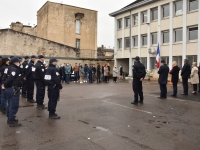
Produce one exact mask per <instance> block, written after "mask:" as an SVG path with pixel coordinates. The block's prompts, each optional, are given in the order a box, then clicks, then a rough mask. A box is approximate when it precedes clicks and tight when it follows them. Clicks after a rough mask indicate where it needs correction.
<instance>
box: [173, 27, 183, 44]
mask: <svg viewBox="0 0 200 150" xmlns="http://www.w3.org/2000/svg"><path fill="white" fill-rule="evenodd" d="M182 40H183V29H176V30H174V42H180V41H182Z"/></svg>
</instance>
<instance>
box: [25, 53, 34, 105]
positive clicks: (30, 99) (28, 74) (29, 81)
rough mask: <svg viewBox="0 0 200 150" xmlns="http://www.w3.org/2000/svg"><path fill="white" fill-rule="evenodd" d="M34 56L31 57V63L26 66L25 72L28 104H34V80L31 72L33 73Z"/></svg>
mask: <svg viewBox="0 0 200 150" xmlns="http://www.w3.org/2000/svg"><path fill="white" fill-rule="evenodd" d="M35 59H36V57H35V55H33V56H31V61H30V62H29V64H28V68H27V71H26V76H25V78H24V79H25V80H27V101H28V102H30V103H36V101H35V100H34V99H33V94H34V78H33V72H34V71H35V67H34V63H35Z"/></svg>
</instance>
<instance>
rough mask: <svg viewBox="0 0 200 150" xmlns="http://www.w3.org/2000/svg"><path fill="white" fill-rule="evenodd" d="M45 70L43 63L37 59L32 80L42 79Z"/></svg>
mask: <svg viewBox="0 0 200 150" xmlns="http://www.w3.org/2000/svg"><path fill="white" fill-rule="evenodd" d="M45 71H46V69H45V65H44V64H43V63H42V62H41V61H38V62H37V63H36V64H35V71H33V78H34V80H41V81H44V76H45Z"/></svg>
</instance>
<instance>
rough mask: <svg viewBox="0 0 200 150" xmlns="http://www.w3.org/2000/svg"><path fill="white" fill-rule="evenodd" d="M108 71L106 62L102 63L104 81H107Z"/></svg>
mask: <svg viewBox="0 0 200 150" xmlns="http://www.w3.org/2000/svg"><path fill="white" fill-rule="evenodd" d="M108 72H109V70H108V66H107V64H105V65H104V80H105V82H106V83H107V82H108Z"/></svg>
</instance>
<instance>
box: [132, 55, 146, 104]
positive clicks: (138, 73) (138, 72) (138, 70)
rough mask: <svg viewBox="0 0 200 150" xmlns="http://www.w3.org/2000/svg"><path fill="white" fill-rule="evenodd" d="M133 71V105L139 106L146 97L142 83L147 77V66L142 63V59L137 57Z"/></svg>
mask: <svg viewBox="0 0 200 150" xmlns="http://www.w3.org/2000/svg"><path fill="white" fill-rule="evenodd" d="M132 71H133V85H132V86H133V87H132V88H133V92H134V101H133V102H131V104H133V105H138V102H139V103H141V104H143V101H144V96H143V90H142V81H143V80H144V78H145V76H146V70H145V66H144V65H143V64H142V63H141V62H140V57H139V56H136V57H135V62H134V65H133V66H132ZM138 95H139V96H140V101H138Z"/></svg>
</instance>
